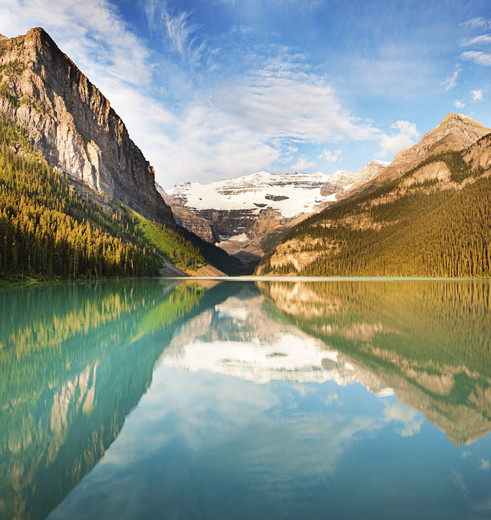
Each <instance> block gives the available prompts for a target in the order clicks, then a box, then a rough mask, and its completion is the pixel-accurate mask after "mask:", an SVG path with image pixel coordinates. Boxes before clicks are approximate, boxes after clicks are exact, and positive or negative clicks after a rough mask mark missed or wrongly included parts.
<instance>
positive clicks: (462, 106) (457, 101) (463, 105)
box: [454, 99, 465, 108]
mask: <svg viewBox="0 0 491 520" xmlns="http://www.w3.org/2000/svg"><path fill="white" fill-rule="evenodd" d="M454 105H455V108H464V107H465V103H463V102H462V101H460V99H456V100H455V101H454Z"/></svg>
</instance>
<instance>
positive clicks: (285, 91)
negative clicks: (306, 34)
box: [213, 62, 377, 143]
mask: <svg viewBox="0 0 491 520" xmlns="http://www.w3.org/2000/svg"><path fill="white" fill-rule="evenodd" d="M294 68H295V67H294V66H293V65H292V64H290V63H285V62H283V63H276V64H275V65H273V66H272V67H268V68H265V69H262V70H258V71H256V72H255V73H253V74H251V75H250V76H249V77H248V78H246V81H243V82H242V83H241V84H238V85H235V84H230V85H226V86H225V87H224V88H222V89H220V90H219V91H218V92H217V93H216V95H215V96H214V101H213V103H214V104H215V106H217V108H219V109H220V110H221V111H222V112H224V113H226V114H228V116H229V117H230V118H231V119H232V120H234V121H235V122H237V123H238V124H240V126H242V127H244V128H247V129H249V130H251V131H254V132H257V133H259V134H262V135H265V136H267V137H268V139H272V138H280V139H290V140H291V139H296V140H299V141H313V142H317V143H322V142H327V141H332V140H334V141H336V140H341V139H344V138H346V137H349V138H351V139H355V140H363V139H373V138H374V137H375V135H376V133H377V131H376V130H375V129H374V128H373V127H371V126H370V125H368V124H360V123H359V122H358V121H357V120H356V119H355V118H354V117H353V116H351V115H350V114H349V113H348V111H346V110H345V109H344V108H343V106H342V104H341V101H340V100H339V98H338V97H337V95H336V93H335V91H334V89H333V88H332V87H331V86H330V85H329V84H327V83H326V81H325V80H324V79H323V78H321V77H319V76H316V75H314V74H307V73H304V72H298V71H296V70H294Z"/></svg>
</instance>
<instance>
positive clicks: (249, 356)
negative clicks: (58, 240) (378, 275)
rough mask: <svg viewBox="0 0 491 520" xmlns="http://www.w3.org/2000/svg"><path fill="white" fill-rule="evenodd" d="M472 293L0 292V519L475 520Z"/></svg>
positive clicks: (479, 394) (479, 333)
mask: <svg viewBox="0 0 491 520" xmlns="http://www.w3.org/2000/svg"><path fill="white" fill-rule="evenodd" d="M490 290H491V284H490V283H489V281H421V280H417V281H416V280H414V281H393V280H392V281H380V280H379V281H358V280H356V281H354V280H346V281H335V282H334V281H317V282H309V281H298V282H285V281H282V282H280V281H274V282H265V281H263V282H256V283H254V282H211V281H196V280H187V281H182V282H177V281H171V280H151V281H150V280H147V281H145V280H144V281H125V282H107V283H97V284H60V285H54V284H53V285H50V284H46V285H42V284H38V285H35V286H31V287H20V286H15V287H14V286H2V287H0V361H1V364H0V475H1V478H0V518H6V519H44V518H49V519H50V520H59V519H68V518H69V519H75V520H76V519H94V518H97V519H99V518H105V519H112V518H114V519H123V520H124V519H147V518H148V519H153V518H163V519H167V518H169V519H202V518H203V519H236V518H238V519H252V518H254V519H262V518H264V519H283V518H285V519H297V518H298V519H303V518H312V519H316V518H322V519H324V518H340V519H345V518H348V519H349V518H356V519H358V518H377V519H380V518H388V519H399V518H400V519H414V518H428V519H437V518H442V519H443V518H444V519H459V520H460V519H467V518H470V519H485V518H487V519H489V518H491V467H490V466H491V435H489V432H490V431H491V351H490V349H491V346H490V335H491V321H490V305H489V304H490Z"/></svg>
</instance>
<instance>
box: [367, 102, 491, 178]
mask: <svg viewBox="0 0 491 520" xmlns="http://www.w3.org/2000/svg"><path fill="white" fill-rule="evenodd" d="M489 132H490V130H489V128H486V127H485V126H483V125H481V123H478V122H477V121H474V119H471V118H470V117H467V116H464V115H462V114H457V113H455V112H450V113H449V114H447V115H446V116H445V117H444V118H443V119H442V121H441V123H440V124H439V125H438V126H437V127H436V128H433V130H430V131H429V132H427V133H426V134H424V135H423V137H422V138H421V141H420V142H419V143H416V144H414V145H413V146H411V147H410V148H407V149H406V150H402V151H401V152H399V153H398V154H396V155H395V156H394V160H393V161H392V163H391V164H390V165H389V166H387V167H386V168H385V170H384V171H383V172H382V173H381V174H380V175H379V176H378V177H377V178H376V181H377V182H378V183H380V182H385V181H387V180H393V179H396V178H398V177H400V176H401V175H403V174H404V173H405V172H407V171H409V170H410V169H411V168H413V167H414V166H416V165H417V164H419V163H420V162H421V161H423V160H424V159H426V158H427V157H429V156H430V155H435V154H438V153H442V152H446V151H449V150H455V151H459V150H463V149H464V148H467V147H469V146H471V145H472V144H474V143H475V142H476V141H478V140H479V139H481V137H484V136H485V135H486V134H488V133H489Z"/></svg>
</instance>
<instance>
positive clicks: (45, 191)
mask: <svg viewBox="0 0 491 520" xmlns="http://www.w3.org/2000/svg"><path fill="white" fill-rule="evenodd" d="M112 206H113V207H111V209H105V210H104V209H102V208H101V207H100V206H98V205H97V204H95V203H93V202H90V201H87V200H84V199H83V198H82V197H80V196H79V195H78V194H77V193H76V192H75V191H74V190H73V188H72V187H71V186H70V183H69V181H68V178H67V176H66V175H65V174H63V173H62V172H60V171H59V170H55V169H53V168H52V167H51V166H50V165H49V164H48V163H47V161H46V159H45V158H44V157H43V156H42V155H41V154H39V153H36V152H35V150H34V148H33V147H32V146H31V145H30V143H29V142H28V140H27V138H26V136H25V133H24V131H23V129H22V128H20V127H19V126H18V125H13V124H10V123H9V122H8V121H6V120H5V119H2V120H0V278H4V279H22V278H25V277H36V278H51V277H62V278H80V277H81V278H100V277H114V276H155V275H158V273H159V268H160V267H161V266H162V262H163V260H162V259H163V257H165V258H167V259H168V260H170V261H172V262H173V263H174V264H176V265H177V266H178V267H181V268H183V269H188V268H189V269H191V270H195V269H197V267H198V266H199V265H205V264H206V261H205V259H204V258H203V257H202V256H201V254H200V251H199V249H198V248H197V247H196V246H195V245H193V244H192V243H191V242H189V241H188V240H186V239H184V238H183V237H181V236H180V235H179V234H177V233H176V232H175V231H173V230H172V229H169V228H166V227H164V226H162V225H160V224H158V223H156V222H150V221H148V220H147V219H145V218H143V217H142V216H141V215H138V214H137V213H135V212H133V211H131V210H129V209H128V208H126V207H124V206H122V205H119V206H116V205H114V204H113V205H112Z"/></svg>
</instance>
